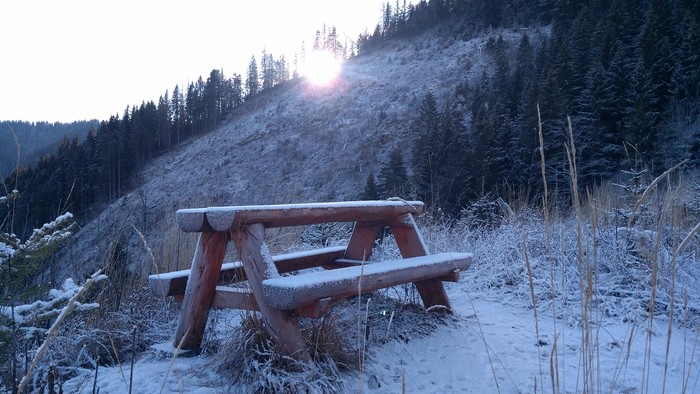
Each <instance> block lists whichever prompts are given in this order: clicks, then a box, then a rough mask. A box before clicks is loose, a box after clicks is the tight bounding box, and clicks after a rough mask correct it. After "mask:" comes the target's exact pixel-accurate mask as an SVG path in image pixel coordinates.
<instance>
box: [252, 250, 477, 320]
mask: <svg viewBox="0 0 700 394" xmlns="http://www.w3.org/2000/svg"><path fill="white" fill-rule="evenodd" d="M471 261H472V254H471V253H439V254H432V255H427V256H419V257H411V258H405V259H398V260H390V261H383V262H376V263H372V262H367V263H366V264H364V265H363V266H356V267H347V268H339V269H335V270H329V271H317V272H310V273H305V274H300V275H294V276H281V277H276V278H270V279H265V280H263V282H262V285H263V289H264V293H265V296H266V297H267V300H268V302H269V304H270V305H272V306H274V307H276V308H279V309H285V310H292V309H296V308H303V307H308V306H310V305H313V304H314V303H317V302H319V300H323V299H328V298H332V299H333V300H340V299H343V298H346V297H349V296H352V295H357V294H358V291H359V292H362V293H365V292H370V291H373V290H377V289H381V288H386V287H391V286H396V285H399V284H405V283H410V282H420V281H423V280H427V279H435V278H441V277H445V276H448V275H449V274H451V273H454V272H459V271H464V270H466V269H468V268H469V266H470V265H471Z"/></svg>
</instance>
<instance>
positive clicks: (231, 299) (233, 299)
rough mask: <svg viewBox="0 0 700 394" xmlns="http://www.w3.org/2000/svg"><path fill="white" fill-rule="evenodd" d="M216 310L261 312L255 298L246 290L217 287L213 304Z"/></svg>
mask: <svg viewBox="0 0 700 394" xmlns="http://www.w3.org/2000/svg"><path fill="white" fill-rule="evenodd" d="M211 306H212V307H216V308H235V309H243V310H246V311H259V310H260V309H259V308H258V303H257V301H256V300H255V296H254V295H253V293H252V292H251V291H250V289H246V288H238V287H227V286H217V287H216V292H215V293H214V299H213V300H212V303H211Z"/></svg>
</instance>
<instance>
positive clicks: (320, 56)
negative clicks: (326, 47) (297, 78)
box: [302, 51, 342, 86]
mask: <svg viewBox="0 0 700 394" xmlns="http://www.w3.org/2000/svg"><path fill="white" fill-rule="evenodd" d="M341 64H342V61H341V60H340V59H336V58H335V57H334V56H333V55H332V54H331V53H329V52H327V51H313V52H311V54H310V55H308V56H307V57H306V62H305V63H304V66H303V68H302V75H304V76H305V77H306V78H308V80H309V81H310V82H311V83H312V84H314V85H316V86H324V85H328V84H330V83H331V82H333V81H334V80H335V79H336V77H337V76H338V74H340V68H341Z"/></svg>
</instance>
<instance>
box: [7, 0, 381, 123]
mask: <svg viewBox="0 0 700 394" xmlns="http://www.w3.org/2000/svg"><path fill="white" fill-rule="evenodd" d="M385 2H386V0H297V1H291V0H287V1H285V0H248V1H238V0H235V1H233V0H230V1H224V0H218V1H217V0H198V1H191V2H185V1H173V0H171V1H164V0H139V1H136V0H119V1H115V0H89V1H88V0H81V1H76V0H62V1H57V0H19V1H15V0H12V1H2V2H0V120H26V121H49V122H54V121H60V122H70V121H74V120H83V119H98V120H106V119H107V118H109V116H110V115H114V114H117V113H118V114H120V115H121V114H122V113H123V111H124V109H125V108H126V106H127V105H134V104H136V105H138V104H140V103H141V101H143V100H146V101H148V100H154V101H156V100H157V99H158V97H159V96H160V95H161V94H163V93H164V92H165V90H166V89H167V90H168V91H169V92H171V93H172V90H173V88H174V87H175V84H179V85H180V87H181V88H182V86H183V85H186V84H187V83H189V82H191V81H195V80H196V79H197V78H198V77H199V76H200V75H201V76H202V77H203V78H204V79H205V80H206V77H207V76H208V75H209V72H210V71H211V70H212V69H214V68H216V69H223V70H224V74H225V76H226V77H230V76H231V74H232V73H234V72H235V73H238V74H241V75H243V77H244V78H245V73H246V69H247V65H248V63H249V62H250V58H251V56H253V55H255V58H256V60H257V61H258V62H259V61H260V54H261V52H262V50H263V48H265V49H266V50H267V51H268V52H269V53H272V54H273V56H275V58H278V57H279V56H280V55H283V54H284V55H285V57H286V59H287V60H288V61H289V62H290V65H291V62H292V60H293V53H294V52H295V51H299V48H300V47H301V43H302V41H305V42H306V48H307V50H308V49H309V48H311V45H312V43H313V38H314V34H315V32H316V30H317V29H320V28H321V27H322V26H323V23H326V24H327V25H328V26H331V25H335V26H336V28H337V30H338V33H339V34H340V33H344V34H346V35H347V36H348V38H349V39H352V40H355V39H356V38H357V36H358V35H359V34H360V33H361V32H363V31H365V29H367V30H368V31H369V32H370V33H371V32H372V31H373V30H374V26H376V24H377V22H378V21H379V19H380V15H381V8H382V3H385ZM340 38H341V42H342V41H343V39H344V37H343V36H342V35H341V37H340ZM290 71H291V67H290Z"/></svg>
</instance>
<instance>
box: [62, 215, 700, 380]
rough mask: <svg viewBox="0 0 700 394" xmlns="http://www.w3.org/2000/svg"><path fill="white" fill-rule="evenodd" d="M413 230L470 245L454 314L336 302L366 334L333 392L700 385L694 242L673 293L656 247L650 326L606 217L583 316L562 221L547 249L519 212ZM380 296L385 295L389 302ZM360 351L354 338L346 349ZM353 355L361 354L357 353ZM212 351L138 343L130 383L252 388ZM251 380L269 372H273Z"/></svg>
mask: <svg viewBox="0 0 700 394" xmlns="http://www.w3.org/2000/svg"><path fill="white" fill-rule="evenodd" d="M420 226H421V227H422V230H423V235H424V238H425V240H426V243H427V244H428V245H429V247H430V249H431V251H432V252H433V253H438V252H443V251H448V250H452V251H468V252H473V253H474V254H475V261H474V263H473V264H472V266H471V267H470V269H469V270H467V271H466V272H464V273H463V274H462V276H461V278H460V281H459V282H458V283H446V284H445V285H446V289H447V292H448V295H449V296H450V299H451V302H452V306H453V308H454V311H455V314H454V316H453V317H449V318H438V317H436V316H438V315H435V314H429V313H426V312H422V311H419V310H416V309H415V308H404V307H403V306H402V305H406V300H407V299H411V297H410V296H409V295H407V294H406V293H405V292H404V291H403V289H402V288H394V289H392V290H387V291H382V292H381V294H379V293H375V295H374V296H373V297H372V300H371V301H369V303H368V304H367V303H366V302H367V301H366V299H363V300H361V301H360V300H357V299H351V300H349V301H348V302H347V303H348V304H349V305H345V306H340V307H339V309H340V312H339V313H340V314H341V315H349V319H350V325H349V326H348V327H349V329H348V328H346V329H345V330H346V331H344V332H343V335H347V336H348V337H350V338H355V340H356V338H358V337H363V336H365V337H366V338H369V339H368V343H367V345H366V349H367V357H366V360H365V362H364V364H363V368H362V370H361V372H360V371H357V370H353V371H351V372H349V373H346V374H344V375H342V377H341V379H342V388H340V389H338V390H339V391H343V392H368V393H369V392H372V393H398V392H402V391H403V390H405V392H408V393H424V392H435V393H451V392H468V393H497V392H500V393H533V392H537V393H553V392H561V393H578V392H610V393H661V392H664V391H665V392H668V393H681V392H686V393H693V392H700V391H698V390H700V389H699V388H698V387H697V381H698V378H699V377H700V364H699V362H698V355H697V354H696V345H697V340H698V332H697V327H698V322H700V315H699V314H698V310H699V309H698V308H697V300H698V297H699V295H700V294H699V293H700V287H698V280H697V279H695V278H697V277H698V274H699V273H700V269H698V268H699V267H698V264H697V257H696V251H697V244H695V245H692V246H691V247H690V248H689V250H686V251H685V252H682V253H679V254H678V256H677V258H676V260H675V263H674V264H675V265H676V267H677V268H678V269H679V272H684V273H685V274H684V275H678V276H677V277H676V290H674V291H675V296H672V293H671V290H672V288H671V287H670V284H671V283H670V282H669V281H668V279H669V278H670V277H669V276H668V275H669V271H668V267H669V266H670V265H669V264H670V262H669V261H667V260H666V261H665V260H664V256H667V257H668V256H670V255H671V254H673V253H672V252H673V248H674V247H677V244H674V243H672V242H671V243H668V244H667V246H662V247H661V250H659V251H658V255H659V256H660V257H659V264H660V267H659V283H658V285H657V286H656V293H655V302H656V304H657V308H655V313H654V317H653V320H651V323H652V324H651V326H650V319H649V317H648V312H647V309H646V307H645V305H648V302H649V300H650V299H651V297H652V288H651V286H649V280H650V276H651V273H652V269H651V268H652V266H651V265H647V264H648V263H650V261H649V260H644V259H642V258H640V257H639V256H636V255H635V253H634V249H633V248H627V247H625V246H624V245H628V246H629V245H636V244H637V243H636V242H638V241H631V240H630V239H629V238H627V237H619V240H618V241H619V242H622V244H620V243H618V242H616V241H615V239H614V238H615V236H614V235H613V233H611V231H613V232H614V231H615V227H614V226H611V227H599V228H597V233H598V236H599V237H601V238H604V239H599V240H598V241H597V243H596V245H595V246H593V244H592V238H591V237H590V235H591V233H590V232H591V228H590V226H587V225H585V223H583V226H582V236H581V240H582V244H583V247H584V248H585V249H586V250H587V252H591V253H594V254H596V255H597V256H598V257H599V260H597V261H596V264H597V265H596V267H597V268H596V269H597V270H598V271H599V272H598V276H597V280H596V281H595V282H594V285H595V286H594V291H595V295H594V296H593V297H591V299H590V303H589V304H588V307H589V312H588V313H583V312H582V303H581V301H580V300H581V297H580V293H579V291H578V286H579V282H578V277H579V274H578V271H577V268H576V267H577V259H576V248H577V241H578V238H577V236H576V233H577V232H576V222H575V219H574V218H573V217H569V218H558V219H557V221H556V222H554V223H551V224H550V230H551V231H550V233H551V237H552V239H551V243H552V245H553V246H552V250H551V251H547V250H546V248H545V247H544V245H545V243H546V240H545V236H546V234H545V231H544V228H545V226H544V224H543V222H542V218H540V217H539V216H538V215H536V214H534V213H533V212H532V211H528V210H527V209H525V210H524V211H523V212H521V213H518V214H517V218H515V219H513V220H510V221H506V222H505V223H502V224H501V225H500V226H497V227H496V228H494V229H492V230H474V229H469V228H468V227H465V226H463V224H462V223H456V224H455V223H452V224H451V225H449V226H448V225H446V224H441V223H439V222H438V223H432V224H431V223H422V224H420ZM624 233H625V234H627V232H624ZM639 233H640V234H642V235H643V234H646V233H647V231H639ZM629 242H632V243H631V244H628V243H629ZM674 245H675V246H674ZM591 248H593V249H591ZM667 248H668V249H669V250H666V249H667ZM525 250H527V255H526V254H525ZM397 253H398V251H397V250H396V245H395V244H393V243H392V242H384V243H383V244H382V245H380V246H379V247H378V248H377V249H376V250H375V253H374V254H373V258H375V259H381V260H384V259H387V258H392V257H394V256H396V254H397ZM548 261H549V262H551V264H549V263H548ZM527 262H529V264H530V270H531V272H532V275H530V274H529V273H528V269H527ZM550 275H551V279H553V280H550ZM530 279H532V285H531V284H530V283H531V282H530ZM611 289H613V290H614V291H612V290H611ZM531 291H532V292H533V293H534V298H535V300H536V306H537V308H536V309H535V308H533V307H532V305H533V304H532V296H533V293H531ZM387 296H388V297H391V299H393V300H394V301H391V302H388V301H387V300H388V298H387ZM671 303H673V305H675V308H676V309H675V312H674V315H673V316H674V319H673V322H671V324H669V320H668V316H669V311H668V308H667V306H668V305H670V304H671ZM367 305H369V306H367ZM658 306H661V307H658ZM392 314H393V316H392ZM584 315H585V316H587V317H588V321H589V323H588V324H585V322H584V320H585V319H584V318H583V316H584ZM554 316H556V317H554ZM358 317H359V319H358ZM353 320H357V321H359V322H360V323H361V322H362V321H367V322H368V323H367V324H368V325H369V326H370V328H371V330H369V331H367V330H366V329H365V328H363V327H364V326H363V325H362V324H364V323H362V324H360V323H358V325H357V326H355V325H353V323H352V322H353ZM240 322H241V314H240V312H237V311H230V310H227V311H215V312H213V313H212V316H210V323H209V324H210V325H211V327H210V328H209V329H208V330H207V333H208V334H207V335H208V336H209V337H208V338H209V339H207V340H208V341H210V344H214V345H213V346H207V345H205V347H208V348H209V349H213V348H217V349H219V350H221V349H222V348H225V347H226V346H227V340H228V338H230V337H231V336H232V335H233V333H235V332H236V331H237V330H239V327H240V326H239V324H240ZM582 327H588V328H587V329H583V328H582ZM669 328H670V329H671V331H670V332H669ZM167 330H169V333H166V334H165V336H166V337H167V336H171V335H172V332H174V328H173V327H169V328H168V329H167ZM649 333H650V335H648V334H649ZM355 334H357V335H355ZM363 334H364V335H363ZM385 339H386V340H385ZM168 346H169V345H167V346H166V348H167V347H168ZM362 347H363V345H362V343H360V344H359V345H357V346H356V347H355V348H356V349H359V348H362ZM582 349H583V350H582ZM586 349H588V350H586ZM171 350H172V349H171ZM228 351H231V350H230V349H229V350H228ZM234 351H235V350H234ZM222 354H223V355H222ZM356 356H357V357H360V352H359V350H358V351H357V355H356ZM221 357H226V351H224V352H221V353H218V354H217V352H216V351H211V350H210V351H206V352H203V354H202V355H198V356H194V357H177V358H174V359H173V357H172V354H170V353H167V352H165V353H164V352H162V351H159V350H149V351H146V352H145V353H143V354H142V355H141V356H140V358H139V359H138V360H137V361H136V363H135V367H134V373H133V375H134V376H133V386H132V387H133V391H132V392H136V393H154V392H178V393H179V392H182V393H186V392H195V393H220V392H249V391H250V390H251V386H250V382H248V385H247V384H246V383H244V382H240V381H239V382H232V381H231V378H230V377H229V376H227V374H226V372H223V371H221V370H220V369H218V365H219V364H220V362H221ZM585 371H588V372H587V373H586V372H585ZM130 372H131V370H130V366H129V364H128V363H124V364H122V365H120V366H112V367H101V368H100V369H99V373H98V377H97V382H96V385H97V387H99V388H100V392H124V391H126V390H127V389H128V387H129V378H130ZM249 378H252V379H253V380H255V379H256V378H257V379H260V380H261V381H262V380H267V381H269V380H270V379H278V378H279V377H270V376H258V377H255V376H253V377H249ZM297 378H300V377H299V376H298V375H297ZM93 379H94V371H91V370H86V371H84V372H83V373H82V374H81V375H80V376H78V377H76V378H74V379H72V380H71V381H69V382H67V384H66V385H65V387H64V389H65V390H66V392H72V391H77V392H92V385H93ZM301 379H303V377H301Z"/></svg>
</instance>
